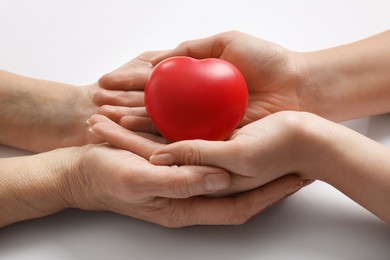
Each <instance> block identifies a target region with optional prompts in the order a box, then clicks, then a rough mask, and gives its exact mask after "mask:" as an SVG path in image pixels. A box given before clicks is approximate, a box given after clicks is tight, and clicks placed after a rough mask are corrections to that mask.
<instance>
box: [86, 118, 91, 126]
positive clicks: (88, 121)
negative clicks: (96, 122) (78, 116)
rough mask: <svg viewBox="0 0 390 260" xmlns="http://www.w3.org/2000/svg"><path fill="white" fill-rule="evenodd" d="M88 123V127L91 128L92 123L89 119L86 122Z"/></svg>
mask: <svg viewBox="0 0 390 260" xmlns="http://www.w3.org/2000/svg"><path fill="white" fill-rule="evenodd" d="M86 123H87V125H89V126H91V121H90V120H89V118H88V120H87V121H86Z"/></svg>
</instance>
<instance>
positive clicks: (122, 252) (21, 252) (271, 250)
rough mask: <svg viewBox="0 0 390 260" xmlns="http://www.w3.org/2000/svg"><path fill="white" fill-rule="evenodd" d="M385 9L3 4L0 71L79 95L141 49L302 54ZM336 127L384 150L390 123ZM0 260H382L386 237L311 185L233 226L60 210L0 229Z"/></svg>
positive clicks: (109, 0) (353, 207)
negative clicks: (194, 45)
mask: <svg viewBox="0 0 390 260" xmlns="http://www.w3.org/2000/svg"><path fill="white" fill-rule="evenodd" d="M389 10H390V2H389V1H386V0H378V1H363V0H360V1H357V0H354V1H353V0H348V1H345V0H344V1H336V0H326V1H309V0H307V1H304V0H295V1H255V0H253V1H246V0H240V1H228V0H223V1H210V0H196V1H157V0H155V1H145V0H143V1H124V0H123V1H119V0H117V1H115V0H106V1H99V0H87V1H83V0H56V1H49V0H35V1H30V0H25V1H22V0H0V69H3V70H8V71H12V72H15V73H19V74H23V75H27V76H32V77H36V78H43V79H48V80H54V81H60V82H66V83H71V84H77V85H84V84H88V83H92V82H94V81H96V80H97V79H98V78H99V77H100V76H101V75H103V74H104V73H106V72H109V71H111V70H113V69H115V68H116V67H118V66H120V65H122V64H123V63H125V62H127V61H128V60H129V59H131V58H133V57H134V56H136V55H138V54H139V53H141V52H144V51H146V50H158V49H169V48H173V47H175V46H176V45H177V44H178V43H180V42H182V41H184V40H188V39H194V38H199V37H206V36H209V35H213V34H215V33H219V32H223V31H227V30H231V29H235V30H240V31H244V32H247V33H250V34H253V35H256V36H257V37H260V38H263V39H266V40H269V41H272V42H276V43H278V44H280V45H283V46H285V47H287V48H290V49H293V50H297V51H311V50H317V49H321V48H328V47H333V46H336V45H339V44H344V43H348V42H351V41H355V40H358V39H361V38H364V37H367V36H370V35H372V34H376V33H379V32H381V31H384V30H387V29H388V28H389V27H390V11H389ZM389 73H390V72H389ZM0 105H1V104H0ZM0 124H1V123H0ZM345 125H347V126H348V127H351V128H353V129H355V130H356V131H359V132H360V133H362V134H365V135H367V136H369V137H370V138H372V139H374V140H377V141H379V142H382V143H384V144H386V145H390V115H383V116H377V117H372V118H365V119H361V120H355V121H351V122H346V123H345ZM22 154H26V152H23V151H19V150H15V149H12V148H9V147H4V146H3V147H0V156H1V157H7V156H18V155H22ZM27 154H28V153H27ZM387 206H388V205H387ZM0 210H1V205H0ZM0 259H7V260H8V259H390V230H389V227H388V226H386V225H385V224H384V223H383V222H382V221H380V220H379V219H377V218H376V217H375V216H373V215H372V214H371V213H369V212H367V211H366V210H365V209H363V208H362V207H360V206H359V205H357V204H356V203H354V202H353V201H351V200H350V199H349V198H347V197H345V196H344V195H343V194H341V193H340V192H338V191H337V190H335V189H334V188H332V187H330V186H328V185H326V184H324V183H321V182H316V183H314V184H312V185H310V186H309V187H306V188H305V189H303V190H301V191H300V192H299V193H297V194H295V195H293V196H292V197H291V198H289V199H287V200H285V201H284V202H282V203H280V204H278V205H276V206H275V207H273V208H271V209H269V210H267V211H266V212H264V213H263V214H262V215H260V216H258V217H257V218H256V219H254V220H252V221H250V222H248V223H247V224H244V225H241V226H196V227H189V228H182V229H167V228H163V227H160V226H157V225H154V224H150V223H145V222H142V221H140V220H135V219H132V218H130V217H125V216H121V215H117V214H113V213H108V212H84V211H81V210H68V211H65V212H62V213H59V214H56V215H53V216H49V217H45V218H42V219H36V220H31V221H26V222H22V223H18V224H14V225H11V226H9V227H5V228H2V229H0Z"/></svg>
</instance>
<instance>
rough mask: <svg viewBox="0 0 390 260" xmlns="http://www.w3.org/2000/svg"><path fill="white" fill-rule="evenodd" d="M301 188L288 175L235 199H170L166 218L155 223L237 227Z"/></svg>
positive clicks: (298, 181) (292, 176) (298, 182)
mask: <svg viewBox="0 0 390 260" xmlns="http://www.w3.org/2000/svg"><path fill="white" fill-rule="evenodd" d="M301 187H302V182H301V180H300V178H299V177H298V176H295V175H288V176H284V177H281V178H279V179H277V180H275V181H272V182H270V183H268V184H266V185H264V186H262V187H260V188H257V189H255V190H252V191H248V192H246V193H242V194H241V195H239V196H236V197H228V198H204V197H194V198H190V199H188V200H172V203H170V204H169V208H168V209H167V211H168V212H167V215H168V217H165V218H161V217H160V220H158V221H159V223H160V224H161V225H163V226H167V227H183V226H190V225H240V224H243V223H245V222H247V221H248V220H250V219H252V218H253V217H255V216H256V215H258V214H259V213H261V212H262V211H264V210H265V209H267V208H268V207H270V206H272V205H274V204H275V203H277V202H278V201H280V200H282V199H283V198H285V197H287V196H289V195H290V194H292V193H294V192H296V191H298V190H299V189H300V188H301ZM155 221H156V220H155Z"/></svg>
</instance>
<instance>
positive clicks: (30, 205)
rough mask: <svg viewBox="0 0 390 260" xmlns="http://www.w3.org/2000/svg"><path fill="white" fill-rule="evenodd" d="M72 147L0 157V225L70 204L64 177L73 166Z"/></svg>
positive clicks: (38, 215) (69, 205)
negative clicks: (19, 155)
mask: <svg viewBox="0 0 390 260" xmlns="http://www.w3.org/2000/svg"><path fill="white" fill-rule="evenodd" d="M72 150H73V149H58V150H53V151H50V152H47V153H41V154H36V155H31V156H23V157H16V158H4V159H1V160H2V162H1V169H0V178H1V180H2V181H1V183H0V204H1V205H2V210H1V213H0V226H4V225H8V224H11V223H15V222H19V221H22V220H27V219H33V218H38V217H43V216H46V215H50V214H53V213H56V212H59V211H62V210H64V209H66V208H69V207H72V205H71V200H70V199H69V198H70V197H71V196H72V194H71V190H70V189H69V181H68V177H67V176H68V175H69V172H71V171H72V169H73V168H74V162H75V160H74V156H75V152H74V151H72Z"/></svg>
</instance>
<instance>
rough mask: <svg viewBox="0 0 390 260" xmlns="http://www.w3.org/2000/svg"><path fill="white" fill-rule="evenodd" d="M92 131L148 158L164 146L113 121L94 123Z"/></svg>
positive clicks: (116, 144)
mask: <svg viewBox="0 0 390 260" xmlns="http://www.w3.org/2000/svg"><path fill="white" fill-rule="evenodd" d="M90 131H91V132H92V133H94V134H95V135H97V136H98V137H99V138H101V139H103V140H104V141H106V142H108V143H110V144H111V145H112V146H114V147H117V148H120V149H124V150H127V151H130V152H133V153H136V154H138V155H140V156H142V157H144V158H146V159H148V158H149V157H150V156H151V154H152V153H153V152H154V151H155V150H157V149H158V148H160V147H162V146H163V145H162V144H160V143H157V142H153V141H150V140H147V139H145V138H143V137H141V136H138V135H137V134H135V133H134V132H131V131H129V130H127V129H125V128H123V127H122V126H120V125H118V124H116V123H114V122H112V121H111V122H99V123H96V124H93V125H92V126H91V128H90Z"/></svg>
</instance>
